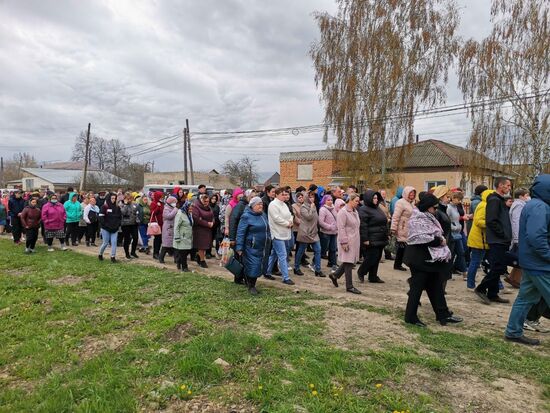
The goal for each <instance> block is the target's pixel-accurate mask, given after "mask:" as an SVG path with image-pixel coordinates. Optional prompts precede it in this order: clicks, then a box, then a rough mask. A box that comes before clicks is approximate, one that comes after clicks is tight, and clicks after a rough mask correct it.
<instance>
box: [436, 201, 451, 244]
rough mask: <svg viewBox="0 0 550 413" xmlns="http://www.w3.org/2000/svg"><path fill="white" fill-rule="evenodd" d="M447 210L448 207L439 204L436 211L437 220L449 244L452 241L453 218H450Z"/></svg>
mask: <svg viewBox="0 0 550 413" xmlns="http://www.w3.org/2000/svg"><path fill="white" fill-rule="evenodd" d="M447 208H448V205H443V204H442V203H439V205H438V206H437V208H436V210H435V218H436V219H437V221H438V222H439V225H441V229H442V230H443V236H444V237H445V239H446V240H447V243H449V242H450V241H451V239H452V238H451V218H449V215H447Z"/></svg>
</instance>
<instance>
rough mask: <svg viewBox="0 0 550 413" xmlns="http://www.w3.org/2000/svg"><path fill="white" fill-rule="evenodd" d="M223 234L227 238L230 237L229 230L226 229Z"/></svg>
mask: <svg viewBox="0 0 550 413" xmlns="http://www.w3.org/2000/svg"><path fill="white" fill-rule="evenodd" d="M223 233H224V234H225V236H228V235H229V228H226V229H225V231H224V232H223Z"/></svg>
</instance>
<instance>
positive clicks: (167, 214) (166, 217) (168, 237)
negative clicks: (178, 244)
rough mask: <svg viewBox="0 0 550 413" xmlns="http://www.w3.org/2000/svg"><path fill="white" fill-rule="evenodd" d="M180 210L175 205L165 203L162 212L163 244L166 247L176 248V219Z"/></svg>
mask: <svg viewBox="0 0 550 413" xmlns="http://www.w3.org/2000/svg"><path fill="white" fill-rule="evenodd" d="M178 211H179V210H178V209H177V208H175V207H173V206H170V205H168V204H166V205H164V211H163V212H162V220H163V224H162V246H163V247H164V248H174V220H175V219H176V214H177V213H178Z"/></svg>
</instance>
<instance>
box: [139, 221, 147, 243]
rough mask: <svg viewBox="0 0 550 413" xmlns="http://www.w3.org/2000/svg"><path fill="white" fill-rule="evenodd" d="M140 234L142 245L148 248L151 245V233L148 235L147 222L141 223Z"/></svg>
mask: <svg viewBox="0 0 550 413" xmlns="http://www.w3.org/2000/svg"><path fill="white" fill-rule="evenodd" d="M139 235H140V237H141V246H142V247H143V248H147V247H148V246H149V235H147V224H139Z"/></svg>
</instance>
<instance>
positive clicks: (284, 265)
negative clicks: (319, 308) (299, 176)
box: [266, 188, 294, 285]
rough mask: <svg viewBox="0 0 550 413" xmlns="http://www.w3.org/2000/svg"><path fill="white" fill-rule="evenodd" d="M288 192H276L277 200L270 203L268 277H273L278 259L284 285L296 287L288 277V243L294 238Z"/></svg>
mask: <svg viewBox="0 0 550 413" xmlns="http://www.w3.org/2000/svg"><path fill="white" fill-rule="evenodd" d="M288 195H289V194H288V191H287V190H286V189H284V188H277V189H276V190H275V199H273V201H271V202H270V203H269V207H268V212H267V216H268V218H269V230H270V231H271V255H270V256H269V262H268V265H267V271H266V272H267V275H268V276H271V272H272V271H273V266H274V265H275V260H276V259H278V262H279V271H280V272H281V276H282V278H283V283H284V284H287V285H294V281H292V280H291V279H290V277H289V275H288V261H287V243H288V242H289V241H290V239H291V236H292V224H293V219H292V214H291V213H290V210H289V209H288V206H287V205H286V203H285V200H286V199H287V197H288Z"/></svg>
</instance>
